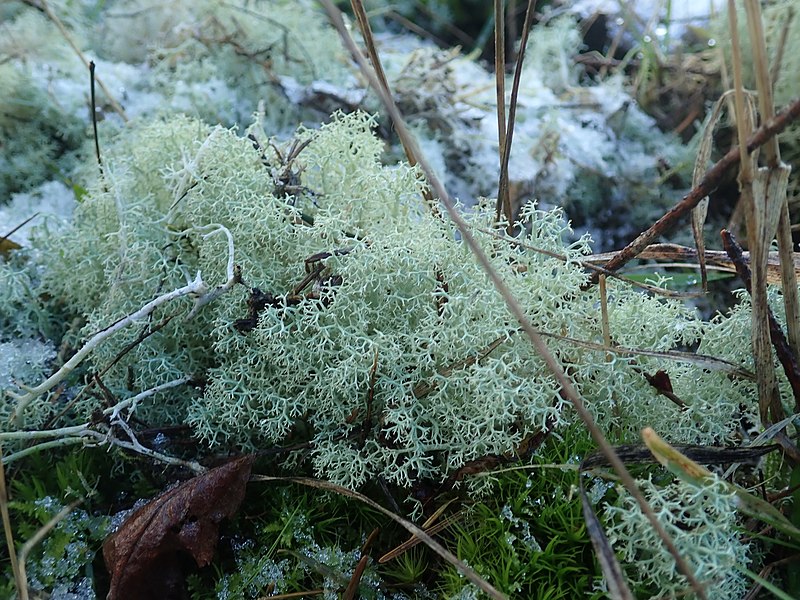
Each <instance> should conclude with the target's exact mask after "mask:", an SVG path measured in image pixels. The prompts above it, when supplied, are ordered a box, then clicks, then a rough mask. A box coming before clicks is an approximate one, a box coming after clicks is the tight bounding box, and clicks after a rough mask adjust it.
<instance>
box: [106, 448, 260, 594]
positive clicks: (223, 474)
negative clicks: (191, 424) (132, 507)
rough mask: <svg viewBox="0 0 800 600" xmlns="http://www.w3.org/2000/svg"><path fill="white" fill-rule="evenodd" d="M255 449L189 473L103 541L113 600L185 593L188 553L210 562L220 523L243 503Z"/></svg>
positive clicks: (196, 559) (199, 563)
mask: <svg viewBox="0 0 800 600" xmlns="http://www.w3.org/2000/svg"><path fill="white" fill-rule="evenodd" d="M254 458H255V457H254V456H253V455H248V456H243V457H241V458H238V459H235V460H232V461H230V462H229V463H227V464H225V465H222V466H221V467H217V468H215V469H211V470H210V471H208V472H207V473H204V474H202V475H199V476H198V477H195V478H193V479H190V480H188V481H186V482H184V483H182V484H181V485H179V486H177V487H175V488H173V489H171V490H169V491H168V492H165V493H163V494H161V495H160V496H158V497H157V498H155V499H153V500H151V501H150V502H148V503H147V504H145V505H144V506H142V507H141V508H139V509H138V510H137V511H135V512H134V513H133V514H132V515H131V516H129V517H128V518H127V520H126V521H125V522H124V523H123V524H122V527H120V528H119V530H117V532H116V533H114V534H113V535H111V536H110V537H109V538H108V539H107V540H106V541H105V543H104V544H103V557H104V558H105V561H106V566H107V567H108V570H109V573H110V574H111V589H110V591H109V593H108V600H114V599H115V598H124V599H126V600H138V599H140V598H141V599H144V598H181V597H183V596H185V591H184V567H185V566H187V563H189V562H190V561H189V560H188V558H189V556H191V557H192V558H193V559H194V562H195V563H196V564H197V566H198V567H204V566H206V565H208V564H209V563H210V562H211V559H212V557H213V555H214V549H215V547H216V544H217V537H218V533H219V532H218V528H219V523H220V522H221V521H222V520H223V519H225V518H228V517H230V516H232V515H233V514H235V513H236V511H237V510H238V508H239V504H241V502H242V499H243V498H244V492H245V486H246V485H247V481H248V479H249V478H250V470H251V468H252V466H253V460H254Z"/></svg>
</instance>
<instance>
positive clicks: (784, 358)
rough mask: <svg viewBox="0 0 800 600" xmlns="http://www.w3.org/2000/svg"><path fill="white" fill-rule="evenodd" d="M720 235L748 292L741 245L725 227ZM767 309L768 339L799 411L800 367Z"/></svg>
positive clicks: (779, 326) (747, 275) (747, 272)
mask: <svg viewBox="0 0 800 600" xmlns="http://www.w3.org/2000/svg"><path fill="white" fill-rule="evenodd" d="M720 235H721V236H722V245H723V247H724V248H725V251H726V252H727V253H728V256H730V257H731V261H732V262H733V264H734V265H735V266H736V273H737V274H738V275H739V278H740V279H741V280H742V283H744V287H745V289H746V290H747V292H748V293H750V290H751V289H752V288H751V286H752V281H751V277H750V268H749V267H748V266H747V263H746V262H745V259H744V255H743V252H742V248H741V246H739V244H738V243H737V242H736V239H735V238H734V237H733V234H732V233H731V232H730V231H728V230H727V229H723V230H722V231H721V232H720ZM767 311H768V312H767V314H768V318H769V335H770V340H772V345H773V347H774V348H775V353H776V354H777V355H778V360H779V361H780V363H781V366H782V367H783V372H784V373H785V374H786V378H787V379H788V380H789V385H790V386H791V387H792V393H793V394H794V405H795V410H797V411H798V412H800V367H798V364H797V358H796V357H795V355H794V353H793V352H792V349H791V347H790V346H789V342H788V341H787V339H786V336H785V335H784V334H783V329H781V324H780V323H778V319H776V318H775V315H774V313H773V312H772V309H770V308H769V307H767Z"/></svg>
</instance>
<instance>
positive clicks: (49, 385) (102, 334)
mask: <svg viewBox="0 0 800 600" xmlns="http://www.w3.org/2000/svg"><path fill="white" fill-rule="evenodd" d="M211 228H214V229H213V231H211V232H209V233H206V234H205V235H203V239H205V238H208V237H209V236H211V235H214V234H215V233H219V232H223V233H225V235H226V236H227V238H228V263H227V269H226V275H227V281H226V282H225V283H224V284H222V285H220V286H218V287H216V288H215V289H213V290H211V291H210V292H209V291H207V290H208V287H207V286H206V284H205V282H204V281H203V278H202V276H201V275H200V272H199V271H198V273H197V275H196V276H195V278H194V280H192V281H189V282H188V283H187V284H186V285H185V286H183V287H180V288H177V289H174V290H172V291H171V292H167V293H165V294H162V295H160V296H159V297H158V298H155V299H154V300H151V301H150V302H148V303H147V304H145V305H144V306H142V307H141V308H140V309H139V310H137V311H135V312H133V313H131V314H129V315H128V316H126V317H123V318H122V319H119V320H118V321H116V322H115V323H114V324H112V325H110V326H108V327H106V328H105V329H102V330H101V331H99V332H98V333H96V334H95V335H94V336H92V337H91V338H90V339H89V340H88V341H87V342H86V343H85V344H84V345H83V347H82V348H81V349H80V350H78V351H77V352H76V353H75V354H74V355H73V356H72V358H70V359H69V360H68V361H67V362H65V363H64V365H63V366H62V367H61V368H60V369H59V370H58V371H56V372H55V373H53V374H52V375H51V376H50V377H48V378H47V379H46V380H44V381H43V382H42V383H40V384H39V385H37V386H34V387H28V386H20V387H21V389H22V390H24V392H25V393H23V394H19V393H16V392H12V391H7V392H6V393H7V394H8V395H9V396H11V397H12V398H14V399H15V400H17V406H16V408H15V410H14V420H15V421H16V423H17V424H18V425H19V424H21V423H22V415H23V412H24V411H25V408H26V407H27V406H28V405H29V404H30V403H31V402H32V401H33V400H35V399H36V398H38V397H39V396H41V395H42V394H44V393H46V392H48V391H50V390H51V389H53V388H54V387H55V386H56V385H58V384H59V383H61V382H62V381H64V379H66V378H67V377H68V376H69V374H70V373H72V371H74V370H75V368H76V367H77V366H78V365H79V364H80V363H81V362H83V360H84V359H85V358H86V357H87V356H89V354H91V353H92V351H93V350H94V349H95V348H97V347H98V346H99V345H100V344H102V343H103V342H104V341H105V340H107V339H108V338H110V337H111V336H113V335H115V334H116V333H117V332H119V331H121V330H123V329H125V328H126V327H128V326H129V325H131V324H133V323H136V322H139V321H141V320H142V319H144V318H146V317H148V316H149V315H150V314H152V313H153V312H154V311H155V310H156V309H157V308H159V307H160V306H162V305H164V304H167V303H169V302H171V301H173V300H175V299H177V298H182V297H183V296H194V297H195V298H196V300H195V305H194V307H193V308H192V310H191V312H190V313H189V316H188V318H189V319H191V318H192V317H193V316H194V315H195V314H197V311H198V310H199V309H200V308H202V307H203V306H205V305H206V304H208V303H209V302H212V301H213V300H215V299H217V298H218V297H219V296H221V295H222V294H224V293H225V292H227V291H228V290H230V289H231V288H232V287H233V286H234V285H235V284H236V283H237V282H238V281H239V280H240V273H239V270H238V269H237V268H236V266H235V265H234V244H233V236H232V235H231V232H230V231H229V230H228V229H227V228H226V227H224V226H223V225H217V224H213V225H207V226H205V227H203V228H201V229H211Z"/></svg>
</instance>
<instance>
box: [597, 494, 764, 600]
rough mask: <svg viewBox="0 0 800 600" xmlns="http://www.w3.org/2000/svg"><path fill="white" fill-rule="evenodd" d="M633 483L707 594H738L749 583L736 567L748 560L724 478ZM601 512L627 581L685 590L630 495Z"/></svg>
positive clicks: (660, 592) (661, 591)
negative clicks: (706, 481) (698, 483)
mask: <svg viewBox="0 0 800 600" xmlns="http://www.w3.org/2000/svg"><path fill="white" fill-rule="evenodd" d="M637 483H638V485H639V487H640V488H641V489H642V491H643V493H644V495H645V497H646V498H647V501H648V502H649V503H650V506H651V507H652V508H653V511H654V512H655V514H656V515H657V516H658V519H659V521H660V522H661V524H662V525H663V526H664V529H665V530H666V532H667V534H669V535H670V536H671V537H672V539H673V540H675V545H676V547H677V548H678V552H679V553H680V555H681V556H682V557H683V558H684V559H685V560H686V561H687V563H688V564H689V565H691V566H692V568H693V569H694V574H695V576H696V577H697V579H698V580H699V581H700V582H701V583H702V584H703V585H705V586H707V587H706V593H707V595H708V598H715V599H719V600H736V599H737V598H742V597H743V596H744V594H745V592H746V591H747V588H748V587H749V584H750V581H749V580H748V578H747V577H746V576H745V575H744V573H743V572H742V571H741V569H743V568H747V566H748V564H749V562H750V558H749V545H748V544H747V543H746V542H744V541H742V532H741V528H740V525H739V524H738V522H737V520H736V519H735V518H734V517H733V515H735V514H736V497H735V494H734V493H732V492H730V491H728V488H727V487H726V485H725V483H724V482H722V481H720V480H718V479H715V480H713V481H711V482H710V483H709V484H707V485H705V486H694V485H691V484H688V483H684V482H680V481H678V482H675V483H671V484H668V485H666V486H659V485H656V484H655V483H653V481H651V479H645V480H639V481H638V482H637ZM605 518H606V522H607V524H608V527H607V529H606V532H607V534H608V537H609V540H610V541H611V543H612V544H614V545H615V547H616V548H619V549H620V550H621V551H622V556H621V557H620V558H621V559H622V560H623V561H624V563H625V564H626V565H627V568H626V574H627V576H628V577H629V579H630V582H631V584H632V585H636V586H641V589H642V590H650V591H652V592H655V593H656V594H657V595H656V596H655V597H658V598H676V597H680V596H683V595H685V594H686V593H688V592H689V591H690V586H689V584H688V582H687V581H686V580H685V579H684V578H683V577H681V576H678V575H676V572H675V566H674V561H673V560H672V557H671V556H670V555H669V552H668V551H667V549H666V548H665V547H664V544H663V543H662V542H661V540H660V539H659V537H658V535H657V534H656V532H655V531H654V530H653V528H652V527H651V526H650V524H649V522H648V520H647V518H646V517H645V516H644V514H643V513H642V512H641V510H640V509H639V507H638V505H637V503H636V500H634V499H633V498H632V497H631V496H628V495H625V496H624V497H623V500H622V501H621V502H620V504H619V505H618V506H608V507H606V510H605ZM737 567H738V568H737ZM690 597H694V596H693V595H690Z"/></svg>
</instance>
